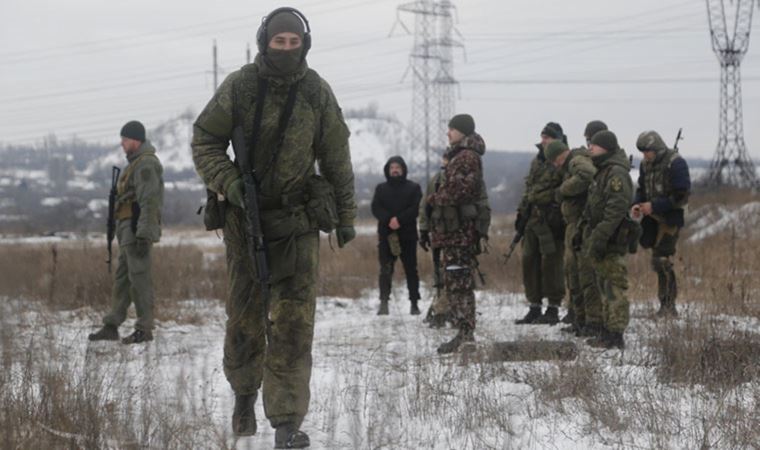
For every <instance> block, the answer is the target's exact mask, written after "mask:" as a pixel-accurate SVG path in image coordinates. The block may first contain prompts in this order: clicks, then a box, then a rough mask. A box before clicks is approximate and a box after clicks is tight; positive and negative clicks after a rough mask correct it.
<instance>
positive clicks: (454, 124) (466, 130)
mask: <svg viewBox="0 0 760 450" xmlns="http://www.w3.org/2000/svg"><path fill="white" fill-rule="evenodd" d="M449 128H451V129H453V130H458V131H460V132H461V133H462V134H464V135H465V136H469V135H471V134H472V133H474V132H475V120H474V119H473V118H472V116H471V115H469V114H457V115H456V116H454V117H452V118H451V120H449Z"/></svg>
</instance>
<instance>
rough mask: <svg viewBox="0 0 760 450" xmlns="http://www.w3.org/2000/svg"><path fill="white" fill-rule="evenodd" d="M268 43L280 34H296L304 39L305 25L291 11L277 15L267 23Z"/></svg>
mask: <svg viewBox="0 0 760 450" xmlns="http://www.w3.org/2000/svg"><path fill="white" fill-rule="evenodd" d="M266 27H267V43H269V41H271V40H272V38H273V37H275V36H276V35H278V34H280V33H295V34H297V35H298V36H299V37H300V38H301V39H303V33H304V25H303V22H302V21H301V19H300V18H298V16H296V15H295V14H294V13H292V12H290V11H283V12H280V13H277V14H275V15H274V17H272V18H271V19H269V20H268V21H267V24H266Z"/></svg>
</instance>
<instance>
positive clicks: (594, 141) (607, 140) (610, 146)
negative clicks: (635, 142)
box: [591, 130, 618, 151]
mask: <svg viewBox="0 0 760 450" xmlns="http://www.w3.org/2000/svg"><path fill="white" fill-rule="evenodd" d="M591 145H598V146H599V147H602V148H604V149H606V150H608V151H613V150H617V149H618V141H617V136H615V133H613V132H612V131H609V130H602V131H600V132H598V133H596V134H595V135H594V137H592V138H591Z"/></svg>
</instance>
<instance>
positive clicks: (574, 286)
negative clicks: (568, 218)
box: [564, 221, 586, 323]
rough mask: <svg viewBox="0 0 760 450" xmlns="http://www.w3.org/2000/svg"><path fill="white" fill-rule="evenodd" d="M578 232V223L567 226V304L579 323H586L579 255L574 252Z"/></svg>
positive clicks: (574, 222) (565, 266)
mask: <svg viewBox="0 0 760 450" xmlns="http://www.w3.org/2000/svg"><path fill="white" fill-rule="evenodd" d="M577 230H578V222H577V221H573V222H570V223H568V224H567V228H565V261H564V264H565V265H564V271H565V284H566V285H567V290H568V291H569V294H570V300H569V301H568V302H567V310H568V311H572V312H573V314H574V315H575V320H576V322H577V323H585V318H586V312H585V306H584V305H583V290H582V289H581V281H580V274H579V268H580V264H579V261H578V260H579V255H578V253H580V252H576V251H575V250H573V236H575V232H576V231H577Z"/></svg>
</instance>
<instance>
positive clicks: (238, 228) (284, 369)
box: [224, 207, 319, 427]
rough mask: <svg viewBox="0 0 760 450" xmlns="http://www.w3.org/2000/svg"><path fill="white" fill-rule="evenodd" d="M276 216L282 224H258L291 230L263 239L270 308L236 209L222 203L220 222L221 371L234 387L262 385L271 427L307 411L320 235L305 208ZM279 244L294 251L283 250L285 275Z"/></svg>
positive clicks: (241, 390) (247, 390)
mask: <svg viewBox="0 0 760 450" xmlns="http://www.w3.org/2000/svg"><path fill="white" fill-rule="evenodd" d="M282 219H283V220H285V221H287V222H283V223H285V225H283V224H279V225H278V223H277V220H275V221H274V222H273V225H271V226H263V228H264V233H265V235H267V229H268V228H272V227H274V226H279V227H280V228H281V229H282V228H287V229H288V230H290V232H289V234H290V236H286V237H285V238H282V239H280V240H278V242H273V243H270V246H269V249H270V255H269V258H268V259H269V261H270V266H271V267H272V280H273V283H272V286H271V295H270V300H269V311H265V306H264V302H263V300H262V298H261V289H260V286H259V283H258V280H257V279H256V278H255V268H254V266H253V264H252V262H251V259H250V257H249V256H248V244H247V242H246V238H245V232H244V226H245V218H244V216H243V214H242V211H241V210H240V209H239V208H236V207H231V208H228V209H227V214H226V223H225V226H224V243H225V247H226V250H227V271H228V276H229V297H228V299H227V305H226V310H227V326H226V335H225V339H224V373H225V375H226V376H227V381H228V382H229V383H230V385H231V387H232V390H233V391H234V392H235V393H236V394H254V393H256V392H257V391H258V389H259V387H261V386H262V384H263V396H262V397H263V402H264V412H265V413H266V416H267V418H268V419H269V422H270V423H271V425H272V426H273V427H276V426H278V425H280V424H283V423H288V422H291V423H295V424H296V425H300V424H301V422H302V421H303V418H304V416H305V415H306V413H307V411H308V406H309V400H310V396H311V391H310V390H309V382H310V380H311V366H312V356H311V348H312V340H313V337H314V312H315V305H316V282H317V272H318V266H319V234H318V232H317V231H316V230H312V229H310V228H309V225H308V219H307V218H306V216H305V214H304V213H303V212H302V211H301V212H297V213H295V214H292V215H288V214H283V216H282ZM273 229H274V228H273ZM283 239H285V240H286V241H287V242H283ZM283 244H284V245H283ZM278 249H287V252H295V253H294V254H293V253H289V255H291V256H292V261H291V262H293V267H291V268H290V269H291V270H290V271H289V272H292V274H289V276H287V277H284V278H283V277H282V274H281V273H277V272H278V271H281V270H283V269H278V267H285V266H283V265H282V264H281V263H280V262H279V261H280V260H281V255H279V254H275V253H276V251H277V250H278ZM267 317H268V318H269V321H270V326H271V340H269V342H267V327H266V320H267Z"/></svg>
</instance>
